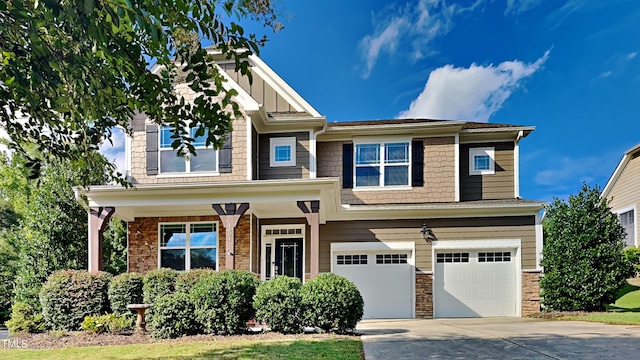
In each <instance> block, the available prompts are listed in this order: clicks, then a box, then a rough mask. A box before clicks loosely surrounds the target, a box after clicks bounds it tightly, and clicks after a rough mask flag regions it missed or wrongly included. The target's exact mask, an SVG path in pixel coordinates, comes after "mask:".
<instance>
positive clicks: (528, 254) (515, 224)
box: [320, 216, 536, 272]
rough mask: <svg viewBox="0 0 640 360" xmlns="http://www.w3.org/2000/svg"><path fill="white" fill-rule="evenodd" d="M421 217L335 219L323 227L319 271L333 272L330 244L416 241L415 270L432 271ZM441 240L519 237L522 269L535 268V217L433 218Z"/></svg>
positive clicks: (432, 221) (429, 248)
mask: <svg viewBox="0 0 640 360" xmlns="http://www.w3.org/2000/svg"><path fill="white" fill-rule="evenodd" d="M422 222H423V221H422V220H387V221H348V222H347V221H345V222H341V221H336V222H330V223H327V224H324V225H321V226H320V271H321V272H328V271H331V243H340V242H394V241H414V242H415V244H416V245H415V247H416V270H418V271H422V272H426V271H431V270H432V267H431V245H430V244H428V243H427V242H426V241H425V240H424V239H423V238H422V235H421V233H420V228H421V226H422ZM428 224H429V227H431V228H432V229H433V232H434V233H435V235H436V236H437V237H438V240H439V241H441V242H445V241H447V240H492V239H520V240H521V246H522V249H521V250H522V268H523V269H533V268H535V267H536V254H535V252H536V250H535V242H536V237H535V218H534V216H518V217H501V218H468V219H433V220H429V221H428Z"/></svg>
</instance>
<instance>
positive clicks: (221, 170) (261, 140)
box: [81, 56, 542, 318]
mask: <svg viewBox="0 0 640 360" xmlns="http://www.w3.org/2000/svg"><path fill="white" fill-rule="evenodd" d="M250 61H251V65H252V73H253V82H252V83H251V84H250V83H249V81H248V79H247V78H246V77H243V76H241V75H239V74H238V73H236V72H235V71H234V65H233V64H230V63H225V62H224V61H223V60H220V61H219V62H218V63H217V66H218V67H219V69H220V71H222V72H223V73H224V74H225V77H226V79H227V82H226V85H225V86H227V87H228V88H233V89H235V90H236V91H237V92H238V94H239V95H238V96H237V100H238V102H239V103H240V104H241V106H242V108H243V111H244V113H245V114H246V115H245V116H243V117H242V118H239V119H236V120H235V121H234V123H233V131H232V133H230V134H229V135H228V136H227V138H226V143H225V145H224V146H223V147H222V148H220V149H219V150H213V149H210V148H206V147H205V146H204V143H203V142H200V141H199V139H197V138H196V143H195V145H196V150H197V156H190V157H186V158H181V157H176V153H175V151H174V150H172V149H171V141H172V140H171V139H170V138H169V137H170V135H171V129H170V128H164V127H160V126H158V125H156V124H154V123H152V122H150V121H148V119H146V118H145V116H143V115H141V116H136V117H135V118H134V119H133V121H132V136H131V137H130V138H129V139H128V141H127V150H126V151H127V167H128V171H129V176H130V179H131V181H132V183H133V184H134V186H135V187H134V188H130V189H125V188H121V187H119V186H115V185H114V186H94V187H92V188H91V189H90V190H81V191H82V192H83V194H84V195H86V197H87V198H88V201H89V207H90V210H89V223H90V239H89V252H90V262H89V268H90V270H93V271H97V270H99V269H101V266H102V265H101V246H102V245H101V238H102V229H103V228H104V226H105V224H106V221H107V220H108V219H109V217H110V216H111V215H115V216H117V217H119V218H121V219H124V220H126V221H127V222H128V270H129V271H135V272H140V273H144V272H146V271H149V270H152V269H157V268H159V267H168V268H173V269H176V270H179V271H189V270H191V269H195V268H202V267H207V268H213V269H217V270H224V269H242V270H247V271H250V272H252V273H254V274H255V275H256V276H257V277H259V278H260V279H262V280H267V279H270V278H272V277H274V276H277V275H288V276H293V277H298V278H300V279H301V280H302V281H305V280H306V279H309V278H312V277H314V276H316V275H318V274H319V273H325V272H333V273H336V274H339V275H342V276H345V277H346V278H348V279H350V280H352V281H353V282H354V283H355V284H356V285H357V286H358V288H359V289H360V291H361V293H362V295H363V298H364V301H365V315H364V316H365V318H413V317H418V318H431V317H481V316H522V315H525V314H529V313H532V312H537V311H539V309H540V304H539V287H538V279H539V276H540V267H539V260H540V253H541V250H542V228H541V225H540V218H539V211H540V210H541V208H542V203H541V202H537V201H528V200H523V199H521V198H520V195H519V181H518V178H519V175H518V167H519V143H520V141H521V140H522V139H523V138H525V137H526V136H528V135H529V134H530V133H531V132H532V131H533V130H534V128H533V127H529V126H517V125H504V124H488V123H475V122H465V121H444V120H428V119H403V120H382V121H354V122H340V123H337V122H330V121H327V119H326V118H325V117H324V116H322V115H321V114H320V113H319V112H318V111H316V109H314V108H313V107H312V106H311V105H310V104H309V103H307V101H305V99H304V98H302V97H301V96H300V95H299V94H298V93H296V92H295V91H294V90H293V89H292V88H291V87H290V86H289V85H287V83H286V82H284V81H283V80H282V79H281V78H280V77H279V76H278V75H277V74H276V73H275V72H274V71H273V70H271V69H270V68H269V67H268V66H267V65H266V64H265V63H264V62H262V61H261V60H260V59H259V58H257V57H253V56H252V57H250ZM176 89H177V91H180V92H182V94H183V95H184V96H185V97H186V99H187V100H189V99H193V98H194V97H195V94H190V93H189V90H188V87H186V86H184V85H181V84H178V85H176ZM327 301H331V299H327Z"/></svg>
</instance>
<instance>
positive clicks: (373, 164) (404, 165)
mask: <svg viewBox="0 0 640 360" xmlns="http://www.w3.org/2000/svg"><path fill="white" fill-rule="evenodd" d="M354 152H355V163H354V164H355V165H354V166H355V169H354V174H355V175H354V177H355V187H374V186H375V187H385V186H409V179H411V175H410V173H409V172H410V169H411V166H410V164H411V159H410V155H409V154H410V153H411V150H410V148H409V142H408V141H404V142H381V143H360V144H355V151H354Z"/></svg>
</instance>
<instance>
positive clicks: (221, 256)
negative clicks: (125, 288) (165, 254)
mask: <svg viewBox="0 0 640 360" xmlns="http://www.w3.org/2000/svg"><path fill="white" fill-rule="evenodd" d="M203 221H216V222H218V270H224V269H225V253H226V240H225V239H226V229H225V228H224V226H222V222H220V219H219V218H218V216H217V215H206V216H163V217H145V218H137V219H135V220H134V221H132V222H130V223H129V224H128V225H129V226H128V232H129V264H128V271H129V272H138V273H145V272H147V271H150V270H154V269H157V268H158V247H159V239H158V236H159V234H158V224H159V223H165V222H171V223H181V222H203ZM250 226H251V225H250V216H249V215H244V216H242V218H241V219H240V221H239V222H238V226H237V227H236V246H235V249H234V253H235V254H236V264H235V265H236V266H235V268H236V269H240V270H249V264H250V255H249V254H250V236H251V232H250ZM256 270H257V269H253V271H254V272H257V271H256Z"/></svg>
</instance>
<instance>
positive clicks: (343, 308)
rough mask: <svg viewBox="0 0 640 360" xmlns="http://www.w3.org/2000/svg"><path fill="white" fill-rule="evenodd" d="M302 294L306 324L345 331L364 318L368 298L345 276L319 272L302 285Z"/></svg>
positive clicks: (328, 329)
mask: <svg viewBox="0 0 640 360" xmlns="http://www.w3.org/2000/svg"><path fill="white" fill-rule="evenodd" d="M301 295H302V305H303V308H304V320H305V324H308V325H311V326H315V327H318V328H320V329H321V330H324V331H335V332H338V333H344V332H346V331H347V330H350V329H354V328H355V327H356V324H357V323H358V321H360V320H361V319H362V315H363V313H364V301H363V300H362V296H361V295H360V291H359V290H358V288H357V287H356V286H355V284H354V283H352V282H351V281H349V280H347V279H345V278H343V277H342V276H338V275H336V274H332V273H327V274H321V275H319V276H316V277H315V278H313V279H311V280H309V281H307V282H306V283H305V284H304V285H303V286H302V290H301Z"/></svg>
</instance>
